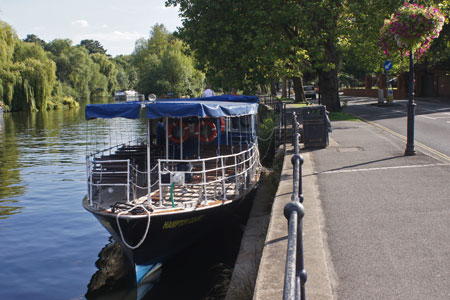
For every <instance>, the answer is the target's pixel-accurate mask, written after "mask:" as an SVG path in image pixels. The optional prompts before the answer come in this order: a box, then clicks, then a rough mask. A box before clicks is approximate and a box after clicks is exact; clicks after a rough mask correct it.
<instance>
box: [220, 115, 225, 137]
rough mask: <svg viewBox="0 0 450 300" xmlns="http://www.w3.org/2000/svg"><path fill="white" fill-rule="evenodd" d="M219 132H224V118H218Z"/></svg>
mask: <svg viewBox="0 0 450 300" xmlns="http://www.w3.org/2000/svg"><path fill="white" fill-rule="evenodd" d="M220 132H222V133H224V132H225V118H220Z"/></svg>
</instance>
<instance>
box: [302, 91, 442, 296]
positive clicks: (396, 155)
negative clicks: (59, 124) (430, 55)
mask: <svg viewBox="0 0 450 300" xmlns="http://www.w3.org/2000/svg"><path fill="white" fill-rule="evenodd" d="M372 103H373V100H372ZM348 104H349V107H348V110H347V111H352V112H353V113H355V114H357V115H360V116H362V117H364V118H365V119H367V120H371V121H373V122H377V123H378V122H379V123H381V124H382V125H383V126H384V127H386V128H389V129H387V130H386V128H381V127H377V126H373V124H368V123H365V122H351V121H337V122H332V123H333V132H332V133H331V142H330V145H329V147H327V148H325V149H317V150H312V151H311V154H312V158H313V161H314V174H304V176H311V175H313V176H316V178H317V186H318V191H319V193H318V194H319V198H320V203H321V208H322V213H323V216H322V218H321V226H320V227H321V228H322V232H323V235H322V236H324V244H325V245H326V252H327V253H328V257H327V267H328V270H329V278H330V281H331V286H332V291H333V299H335V300H379V299H387V300H423V299H427V300H443V299H450V283H449V282H450V281H449V277H450V250H449V249H450V244H449V243H450V230H449V228H450V184H449V182H450V179H449V178H450V161H445V159H443V158H442V157H440V159H439V160H437V159H434V158H433V157H430V156H428V155H426V154H424V153H422V152H421V151H418V152H417V155H415V156H404V149H405V143H404V141H402V140H401V139H400V138H399V137H398V136H395V134H394V135H393V134H392V133H391V132H390V131H398V132H399V133H401V134H405V132H406V129H405V128H406V118H405V112H404V108H405V106H404V105H399V106H396V107H391V108H381V107H376V106H373V105H371V104H370V103H364V102H362V101H358V100H351V101H349V103H348ZM420 105H421V103H419V105H418V112H419V115H418V116H417V123H416V124H417V131H418V134H417V135H418V137H417V138H418V139H420V140H421V141H422V142H423V143H427V145H428V146H429V147H434V148H436V150H440V151H442V152H445V151H447V152H445V153H448V150H446V149H445V147H446V146H445V145H447V148H449V147H448V145H449V144H448V143H449V136H450V135H449V124H448V123H447V122H446V121H447V120H448V121H450V118H449V119H447V120H446V119H444V118H442V119H441V118H440V117H441V116H442V117H445V116H447V115H446V114H445V113H446V112H448V111H449V109H448V108H445V107H441V106H440V105H432V104H431V105H422V107H421V108H419V107H420ZM425 108H426V109H435V110H438V109H442V110H439V111H437V112H432V111H427V110H425ZM432 118H433V119H432ZM428 131H430V132H428ZM431 131H438V132H433V133H432V132H431ZM439 131H442V132H439ZM427 134H428V135H430V137H427ZM435 139H438V140H439V139H445V141H437V142H436V141H434V140H435ZM428 140H430V141H431V142H428ZM446 143H447V144H446ZM304 201H305V202H307V201H310V200H308V199H307V198H306V197H305V200H304ZM305 213H308V212H305ZM304 247H305V248H308V247H309V245H308V244H306V243H305V245H304ZM305 267H306V270H307V272H308V267H309V261H306V262H305ZM307 299H308V297H307ZM316 299H319V298H316Z"/></svg>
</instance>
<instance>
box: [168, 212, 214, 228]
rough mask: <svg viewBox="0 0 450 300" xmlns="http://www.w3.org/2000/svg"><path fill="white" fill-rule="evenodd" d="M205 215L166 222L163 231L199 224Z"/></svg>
mask: <svg viewBox="0 0 450 300" xmlns="http://www.w3.org/2000/svg"><path fill="white" fill-rule="evenodd" d="M204 216H205V215H201V216H197V217H193V218H189V219H183V220H178V221H166V222H164V225H163V229H172V228H177V227H181V226H185V225H188V224H193V223H197V222H199V221H200V220H201V219H203V217H204Z"/></svg>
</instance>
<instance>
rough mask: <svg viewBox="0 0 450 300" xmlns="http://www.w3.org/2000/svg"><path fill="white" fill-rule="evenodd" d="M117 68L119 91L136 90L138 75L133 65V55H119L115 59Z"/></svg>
mask: <svg viewBox="0 0 450 300" xmlns="http://www.w3.org/2000/svg"><path fill="white" fill-rule="evenodd" d="M114 62H115V65H116V68H117V89H120V90H128V89H136V85H137V81H138V73H137V69H136V67H135V66H134V65H133V56H132V55H119V56H116V57H114Z"/></svg>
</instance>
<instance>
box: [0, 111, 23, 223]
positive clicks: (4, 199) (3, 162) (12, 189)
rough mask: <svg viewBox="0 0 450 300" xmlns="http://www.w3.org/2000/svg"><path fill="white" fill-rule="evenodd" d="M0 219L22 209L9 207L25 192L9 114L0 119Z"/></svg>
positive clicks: (13, 126) (11, 119)
mask: <svg viewBox="0 0 450 300" xmlns="http://www.w3.org/2000/svg"><path fill="white" fill-rule="evenodd" d="M0 124H1V125H0V157H1V159H0V219H5V218H7V217H8V216H10V215H13V214H17V213H19V212H20V211H21V209H22V208H23V207H20V206H11V204H14V203H17V202H18V201H17V200H14V199H11V198H14V197H18V196H20V195H22V194H23V193H24V192H25V187H24V186H23V185H22V184H20V182H21V178H20V169H19V167H18V156H19V154H18V149H17V144H18V142H17V139H16V134H15V132H16V131H15V123H14V120H13V118H12V117H11V115H10V114H3V115H2V116H1V117H0Z"/></svg>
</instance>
